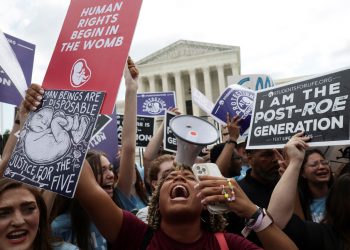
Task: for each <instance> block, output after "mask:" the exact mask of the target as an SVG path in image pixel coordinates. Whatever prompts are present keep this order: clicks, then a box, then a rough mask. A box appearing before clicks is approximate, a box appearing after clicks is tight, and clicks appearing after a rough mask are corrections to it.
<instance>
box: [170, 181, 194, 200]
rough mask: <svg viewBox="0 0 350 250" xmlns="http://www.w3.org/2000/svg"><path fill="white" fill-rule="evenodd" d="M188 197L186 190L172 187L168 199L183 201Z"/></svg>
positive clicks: (183, 187)
mask: <svg viewBox="0 0 350 250" xmlns="http://www.w3.org/2000/svg"><path fill="white" fill-rule="evenodd" d="M189 195H190V194H189V192H188V190H187V188H186V187H185V186H182V185H176V186H174V187H173V188H172V189H171V192H170V198H171V199H172V200H185V199H187V198H188V196H189Z"/></svg>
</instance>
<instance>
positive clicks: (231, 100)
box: [211, 85, 255, 135]
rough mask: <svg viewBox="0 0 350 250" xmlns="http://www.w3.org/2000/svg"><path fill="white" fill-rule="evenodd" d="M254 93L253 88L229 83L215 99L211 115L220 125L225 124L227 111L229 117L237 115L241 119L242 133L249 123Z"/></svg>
mask: <svg viewBox="0 0 350 250" xmlns="http://www.w3.org/2000/svg"><path fill="white" fill-rule="evenodd" d="M254 95H255V91H253V90H250V89H247V88H244V87H242V86H240V85H230V86H228V87H227V88H226V89H225V91H224V92H223V93H222V94H221V96H220V97H219V99H218V100H217V101H216V103H215V106H214V109H213V111H212V112H211V115H212V117H213V118H214V119H215V120H216V121H217V122H219V123H220V124H221V125H226V114H227V113H229V114H230V117H234V116H236V115H239V116H240V117H241V119H242V121H241V124H240V125H241V131H240V134H241V135H242V134H243V133H244V132H245V131H246V130H247V129H248V127H249V125H250V119H251V116H252V110H253V106H254Z"/></svg>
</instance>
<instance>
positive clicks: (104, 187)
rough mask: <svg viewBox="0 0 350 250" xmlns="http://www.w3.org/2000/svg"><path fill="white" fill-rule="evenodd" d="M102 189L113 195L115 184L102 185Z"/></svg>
mask: <svg viewBox="0 0 350 250" xmlns="http://www.w3.org/2000/svg"><path fill="white" fill-rule="evenodd" d="M102 188H103V189H104V190H105V191H106V192H107V193H111V192H113V183H107V184H104V185H102Z"/></svg>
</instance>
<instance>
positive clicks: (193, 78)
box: [188, 69, 200, 116]
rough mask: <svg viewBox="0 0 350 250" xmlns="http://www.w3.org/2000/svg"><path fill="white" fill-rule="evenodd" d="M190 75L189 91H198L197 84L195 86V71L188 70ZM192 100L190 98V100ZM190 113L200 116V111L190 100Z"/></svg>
mask: <svg viewBox="0 0 350 250" xmlns="http://www.w3.org/2000/svg"><path fill="white" fill-rule="evenodd" d="M188 73H189V74H190V85H191V91H192V89H193V88H196V89H198V84H197V79H196V70H194V69H193V70H190V71H189V72H188ZM191 99H192V98H191ZM192 111H193V115H195V116H199V115H200V110H199V107H198V105H197V104H195V103H194V102H193V100H192Z"/></svg>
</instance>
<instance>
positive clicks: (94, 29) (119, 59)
mask: <svg viewBox="0 0 350 250" xmlns="http://www.w3.org/2000/svg"><path fill="white" fill-rule="evenodd" d="M141 2H142V0H134V1H117V0H99V1H95V0H75V1H71V3H70V6H69V9H68V12H67V15H66V18H65V20H64V23H63V26H62V30H61V33H60V35H59V38H58V41H57V44H56V47H55V50H54V53H53V55H52V58H51V61H50V64H49V66H48V69H47V72H46V75H45V78H44V82H43V86H44V87H45V88H46V89H53V88H56V89H71V90H77V89H78V90H95V91H104V92H106V96H105V101H104V102H103V105H102V109H101V113H103V114H112V113H113V108H114V104H115V100H116V96H117V92H118V88H119V84H120V80H121V78H122V75H123V70H124V66H125V62H126V59H127V56H128V54H129V48H130V44H131V40H132V36H133V33H134V30H135V26H136V21H137V18H138V15H139V11H140V8H141Z"/></svg>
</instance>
